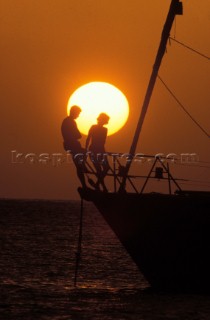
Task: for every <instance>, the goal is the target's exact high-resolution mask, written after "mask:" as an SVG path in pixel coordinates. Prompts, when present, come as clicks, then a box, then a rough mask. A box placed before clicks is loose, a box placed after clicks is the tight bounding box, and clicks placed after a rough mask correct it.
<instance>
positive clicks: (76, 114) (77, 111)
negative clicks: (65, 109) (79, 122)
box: [69, 106, 82, 119]
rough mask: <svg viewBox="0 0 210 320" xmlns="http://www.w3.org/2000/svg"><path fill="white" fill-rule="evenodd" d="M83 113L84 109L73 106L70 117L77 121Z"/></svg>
mask: <svg viewBox="0 0 210 320" xmlns="http://www.w3.org/2000/svg"><path fill="white" fill-rule="evenodd" d="M81 111H82V109H81V108H80V107H78V106H72V107H71V109H70V112H69V116H70V117H71V118H72V119H76V118H78V117H79V114H80V112H81Z"/></svg>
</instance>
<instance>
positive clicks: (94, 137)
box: [86, 113, 110, 191]
mask: <svg viewBox="0 0 210 320" xmlns="http://www.w3.org/2000/svg"><path fill="white" fill-rule="evenodd" d="M109 119H110V117H109V116H108V115H107V114H106V113H100V114H99V116H98V118H97V122H98V123H97V124H95V125H93V126H92V127H91V128H90V130H89V132H88V136H87V139H86V150H88V151H91V160H92V162H93V164H94V166H95V168H96V171H97V176H98V181H97V182H96V185H95V188H96V189H99V185H100V184H101V185H102V187H103V190H104V191H107V188H106V186H105V184H104V177H105V176H106V174H107V171H108V170H109V164H108V159H107V155H106V151H105V142H106V137H107V132H108V129H107V128H104V125H106V124H108V122H109Z"/></svg>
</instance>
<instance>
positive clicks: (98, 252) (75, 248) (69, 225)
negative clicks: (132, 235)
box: [0, 199, 210, 320]
mask: <svg viewBox="0 0 210 320" xmlns="http://www.w3.org/2000/svg"><path fill="white" fill-rule="evenodd" d="M80 214H81V203H80V201H48V200H15V199H12V200H11V199H1V200H0V246H1V250H0V257H1V258H0V319H1V320H7V319H14V320H18V319H21V320H71V319H72V320H73V319H76V320H77V319H78V320H82V319H89V320H92V319H93V320H111V319H119V320H153V319H154V320H162V319H169V320H202V319H203V320H209V319H210V296H208V295H198V294H171V293H164V292H154V291H153V290H152V289H151V288H150V286H149V284H148V283H147V281H146V280H145V279H144V277H143V275H142V274H141V273H140V271H139V270H138V269H137V267H136V265H135V264H134V263H133V261H132V260H131V258H130V257H129V256H128V254H127V253H126V251H125V250H124V248H123V247H122V245H121V244H120V242H119V241H118V239H117V238H116V236H115V235H114V233H113V232H112V231H111V230H110V228H109V226H108V225H107V224H106V222H105V221H104V220H103V218H102V217H101V215H100V213H99V212H98V211H97V209H96V208H95V207H94V205H93V204H91V203H89V202H85V203H84V208H83V219H82V222H83V223H82V233H80V230H81V229H80V226H81V223H80V222H81V220H80ZM79 234H80V237H79ZM79 240H81V241H79ZM78 244H79V245H78ZM80 245H81V246H80ZM75 272H76V273H75ZM75 275H76V276H75Z"/></svg>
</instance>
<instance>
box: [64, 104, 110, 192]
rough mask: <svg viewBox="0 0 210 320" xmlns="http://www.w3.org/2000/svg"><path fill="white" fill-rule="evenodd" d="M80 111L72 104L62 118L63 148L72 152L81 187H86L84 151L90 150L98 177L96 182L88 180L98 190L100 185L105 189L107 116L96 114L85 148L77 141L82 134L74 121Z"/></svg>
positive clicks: (107, 168) (107, 166)
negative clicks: (66, 114)
mask: <svg viewBox="0 0 210 320" xmlns="http://www.w3.org/2000/svg"><path fill="white" fill-rule="evenodd" d="M81 111H82V110H81V108H80V107H78V106H72V107H71V109H70V113H69V116H68V117H66V118H65V119H64V120H63V123H62V126H61V132H62V136H63V140H64V142H63V145H64V149H65V150H66V151H70V152H71V154H72V158H73V161H74V164H75V166H76V168H77V175H78V178H79V179H80V181H81V184H82V187H83V188H86V182H85V177H84V171H87V169H86V167H85V162H84V160H85V157H86V153H87V152H90V158H91V161H92V163H93V165H94V166H95V168H96V173H97V178H98V180H97V182H96V183H94V182H93V181H92V180H90V181H92V184H91V185H92V186H94V187H95V188H96V189H98V190H99V189H100V185H101V186H102V188H103V191H107V188H106V186H105V184H104V177H105V176H106V174H107V171H108V170H109V164H108V160H107V157H106V154H105V142H106V137H107V132H108V130H107V128H105V127H104V125H106V124H108V122H109V116H108V115H107V114H106V113H101V114H100V115H99V116H98V118H97V124H95V125H93V126H91V128H90V130H89V132H88V136H87V140H86V149H84V148H82V146H81V143H80V141H79V140H80V139H81V137H82V136H81V133H80V131H79V129H78V128H77V124H76V121H75V120H76V119H77V118H78V117H79V115H80V112H81ZM81 154H83V158H82V159H81Z"/></svg>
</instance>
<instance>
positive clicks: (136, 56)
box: [0, 0, 210, 199]
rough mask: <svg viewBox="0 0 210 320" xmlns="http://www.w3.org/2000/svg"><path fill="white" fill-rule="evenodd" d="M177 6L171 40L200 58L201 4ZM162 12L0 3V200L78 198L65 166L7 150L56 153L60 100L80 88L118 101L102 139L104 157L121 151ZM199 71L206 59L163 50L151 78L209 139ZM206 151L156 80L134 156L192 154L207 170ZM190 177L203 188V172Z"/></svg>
mask: <svg viewBox="0 0 210 320" xmlns="http://www.w3.org/2000/svg"><path fill="white" fill-rule="evenodd" d="M183 4H184V15H183V16H178V17H177V18H176V29H175V28H173V29H172V32H171V36H174V34H176V38H177V40H180V41H182V42H184V43H186V44H188V45H189V46H191V47H193V48H195V49H197V50H199V51H201V52H203V53H204V54H206V55H209V54H210V42H209V23H210V2H209V0H202V1H197V0H183ZM169 5H170V1H169V0H147V1H145V0H144V1H143V0H131V1H125V0H114V1H113V0H106V1H102V0H83V1H81V0H80V1H79V0H43V1H37V0H30V1H28V0H0V15H1V18H0V46H1V50H0V52H1V59H0V61H1V62H0V64H1V68H0V70H1V79H0V81H1V83H0V90H1V95H0V103H1V111H0V112H1V120H2V124H1V180H2V183H1V187H0V188H1V189H0V197H7V198H9V197H12V198H57V199H77V198H78V195H77V191H76V189H77V187H78V185H79V182H78V180H77V177H76V174H75V169H74V167H73V165H67V164H63V165H61V166H59V167H53V166H52V164H48V165H46V166H44V165H41V164H39V163H36V164H34V165H30V164H28V163H24V164H21V163H19V164H14V163H11V151H12V150H13V151H14V150H16V151H17V152H18V153H23V154H24V155H25V154H27V153H36V154H37V155H39V154H41V153H50V154H52V153H63V152H64V150H63V149H62V139H61V134H60V124H61V121H62V119H63V118H64V117H65V116H66V105H67V102H68V98H69V96H70V94H71V93H73V91H74V90H75V89H77V88H78V87H79V86H81V85H83V84H85V83H88V82H90V81H106V82H109V83H111V84H113V85H115V86H117V87H118V88H119V89H120V90H122V91H123V93H124V94H125V95H126V96H127V99H128V101H129V103H130V116H129V120H128V122H127V124H126V126H125V127H124V128H123V129H122V130H121V131H119V132H118V133H117V134H115V135H113V136H111V137H109V138H108V140H107V150H108V151H109V150H110V151H116V152H128V151H129V147H130V144H131V141H132V138H133V133H134V128H135V126H136V123H137V118H138V115H139V112H140V109H141V105H142V101H143V98H144V94H145V90H146V87H147V83H148V80H149V76H150V73H151V70H152V65H153V62H154V59H155V55H156V51H157V48H158V45H159V40H160V34H161V31H162V27H163V24H164V21H165V18H166V14H167V12H168V9H169ZM209 71H210V70H209V62H208V61H207V60H205V59H203V58H201V57H200V56H198V55H195V54H193V53H191V52H190V51H188V50H186V49H185V48H183V47H180V46H179V45H177V44H176V43H174V42H172V43H171V46H168V50H167V54H166V55H165V57H164V60H163V63H162V65H161V69H160V75H161V77H162V78H163V79H164V80H165V81H166V82H167V83H168V84H169V86H170V88H171V89H173V90H174V91H175V93H176V95H177V96H178V97H179V99H180V100H181V101H182V102H183V104H184V105H185V106H186V107H187V108H188V110H189V111H190V112H191V114H192V115H193V116H194V117H195V118H196V119H197V120H198V121H199V122H200V123H201V124H202V126H203V127H204V128H205V129H206V130H207V131H208V132H209V133H210V125H209V119H210V108H209V106H210V93H209V84H210V72H209ZM122 141H123V144H122ZM84 142H85V137H84V138H83V140H82V143H83V144H84ZM209 142H210V140H209V139H208V138H207V137H205V136H204V135H203V134H202V133H201V132H200V131H199V129H198V128H197V127H196V126H195V125H194V124H193V123H192V122H191V121H190V120H189V118H188V117H187V116H186V115H185V114H184V113H183V111H182V110H181V109H180V108H179V106H178V105H177V104H176V103H175V102H174V100H173V99H172V98H171V96H170V95H169V94H168V93H167V91H166V90H165V89H164V87H163V86H162V85H161V83H160V82H159V81H157V84H156V86H155V90H154V93H153V96H152V100H151V104H150V107H149V111H148V114H147V116H146V120H145V123H144V127H143V131H142V135H141V137H140V141H139V146H138V148H137V151H138V152H142V153H149V154H152V153H159V152H163V153H165V154H168V153H170V152H174V153H177V154H180V153H182V152H186V153H188V152H189V153H193V152H195V153H197V154H198V155H199V157H200V159H201V160H202V161H208V162H210V152H209ZM195 177H196V178H197V179H199V180H203V179H207V178H209V180H210V170H209V169H205V168H203V169H202V170H201V171H200V173H199V174H196V173H195Z"/></svg>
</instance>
